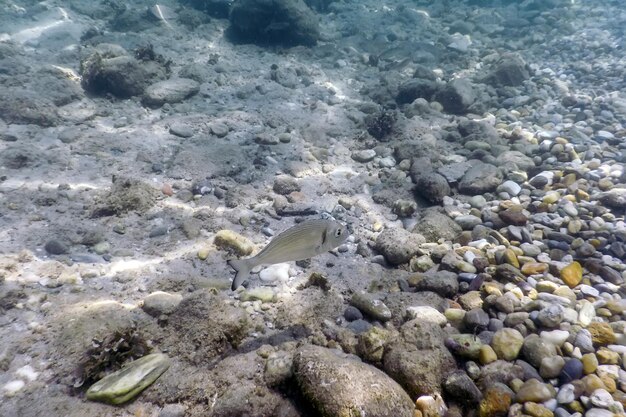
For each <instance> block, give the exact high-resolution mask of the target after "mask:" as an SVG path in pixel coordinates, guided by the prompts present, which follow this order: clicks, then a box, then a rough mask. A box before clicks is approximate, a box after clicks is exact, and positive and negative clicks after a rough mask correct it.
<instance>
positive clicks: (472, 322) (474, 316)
mask: <svg viewBox="0 0 626 417" xmlns="http://www.w3.org/2000/svg"><path fill="white" fill-rule="evenodd" d="M463 321H464V324H465V327H466V328H467V329H468V330H469V331H470V332H477V331H480V330H484V329H486V328H487V326H488V325H489V315H488V314H487V313H486V312H485V311H484V310H483V309H482V308H474V309H472V310H470V311H468V312H467V313H465V317H464V319H463Z"/></svg>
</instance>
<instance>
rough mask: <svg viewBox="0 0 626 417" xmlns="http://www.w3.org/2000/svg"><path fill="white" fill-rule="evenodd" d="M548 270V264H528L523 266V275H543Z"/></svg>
mask: <svg viewBox="0 0 626 417" xmlns="http://www.w3.org/2000/svg"><path fill="white" fill-rule="evenodd" d="M547 270H548V264H544V263H543V262H527V263H525V264H524V265H522V269H521V271H522V274H524V275H537V274H543V273H545V272H546V271H547Z"/></svg>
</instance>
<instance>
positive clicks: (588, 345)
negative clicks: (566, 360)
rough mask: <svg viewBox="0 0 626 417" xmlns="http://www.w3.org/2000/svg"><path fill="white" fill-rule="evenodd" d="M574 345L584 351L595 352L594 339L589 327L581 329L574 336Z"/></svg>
mask: <svg viewBox="0 0 626 417" xmlns="http://www.w3.org/2000/svg"><path fill="white" fill-rule="evenodd" d="M574 346H576V347H577V348H579V349H580V350H581V351H582V352H583V353H590V352H594V351H595V350H594V348H593V341H592V339H591V333H590V332H589V330H587V329H581V330H580V331H579V332H578V333H576V337H575V338H574Z"/></svg>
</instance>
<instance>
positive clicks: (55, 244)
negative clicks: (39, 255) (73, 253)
mask: <svg viewBox="0 0 626 417" xmlns="http://www.w3.org/2000/svg"><path fill="white" fill-rule="evenodd" d="M44 249H45V250H46V252H48V253H49V254H51V255H63V254H65V253H68V252H69V251H70V248H69V247H68V246H67V245H66V244H65V243H63V242H61V241H60V240H58V239H50V240H49V241H47V242H46V244H45V245H44Z"/></svg>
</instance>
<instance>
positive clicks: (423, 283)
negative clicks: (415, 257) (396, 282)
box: [409, 271, 459, 298]
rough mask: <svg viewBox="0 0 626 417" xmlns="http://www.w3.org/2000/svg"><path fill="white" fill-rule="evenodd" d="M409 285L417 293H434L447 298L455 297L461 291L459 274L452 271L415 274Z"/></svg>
mask: <svg viewBox="0 0 626 417" xmlns="http://www.w3.org/2000/svg"><path fill="white" fill-rule="evenodd" d="M409 283H410V284H412V285H413V286H414V287H415V289H416V290H417V291H432V292H434V293H437V294H439V295H440V296H442V297H446V298H452V297H454V296H455V295H456V294H457V292H458V291H459V281H458V278H457V274H455V273H454V272H451V271H437V272H426V273H424V274H415V275H413V276H412V277H411V278H410V280H409Z"/></svg>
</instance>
